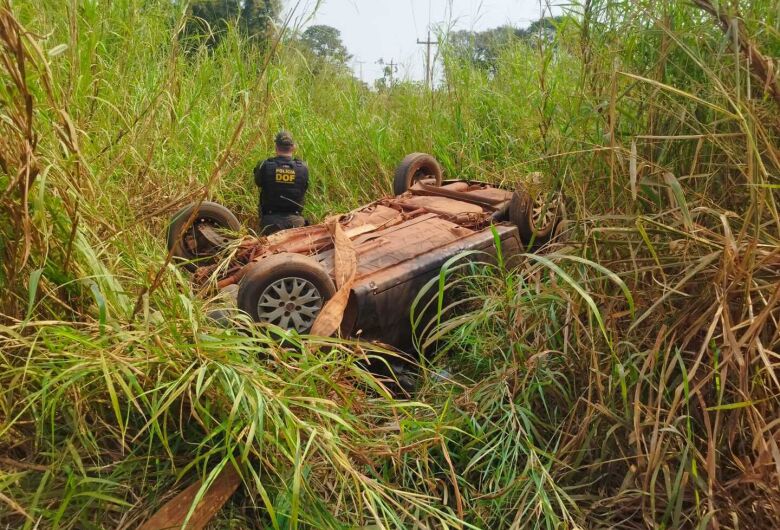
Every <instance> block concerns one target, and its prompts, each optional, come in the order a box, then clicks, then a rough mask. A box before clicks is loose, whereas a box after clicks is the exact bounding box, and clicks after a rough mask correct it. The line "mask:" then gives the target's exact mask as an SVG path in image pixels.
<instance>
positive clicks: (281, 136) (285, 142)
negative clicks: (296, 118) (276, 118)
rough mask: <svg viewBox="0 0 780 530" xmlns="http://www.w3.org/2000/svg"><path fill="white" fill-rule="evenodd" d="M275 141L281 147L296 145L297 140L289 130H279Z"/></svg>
mask: <svg viewBox="0 0 780 530" xmlns="http://www.w3.org/2000/svg"><path fill="white" fill-rule="evenodd" d="M274 143H275V144H276V145H278V146H280V147H293V146H295V141H294V140H293V137H292V134H290V133H289V131H279V132H278V133H276V138H274Z"/></svg>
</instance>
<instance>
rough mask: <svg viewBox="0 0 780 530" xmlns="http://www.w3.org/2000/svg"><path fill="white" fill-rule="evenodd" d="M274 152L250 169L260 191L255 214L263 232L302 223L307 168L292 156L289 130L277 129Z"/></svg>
mask: <svg viewBox="0 0 780 530" xmlns="http://www.w3.org/2000/svg"><path fill="white" fill-rule="evenodd" d="M274 144H275V145H276V156H275V157H273V158H269V159H267V160H264V161H263V162H262V163H261V164H258V166H257V167H255V170H254V177H255V184H256V185H257V187H258V188H259V191H260V201H259V206H258V216H259V218H260V230H261V234H263V235H270V234H273V233H274V232H278V231H280V230H286V229H288V228H298V227H301V226H304V225H305V224H306V221H305V220H304V218H303V216H302V215H301V214H302V213H303V203H304V199H305V198H306V190H307V189H308V188H309V168H308V167H307V166H306V163H305V162H303V161H302V160H299V159H297V158H293V154H294V153H295V149H296V145H295V141H293V137H292V134H290V133H289V132H288V131H280V132H279V133H278V134H277V135H276V138H275V139H274Z"/></svg>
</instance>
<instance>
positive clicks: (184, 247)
mask: <svg viewBox="0 0 780 530" xmlns="http://www.w3.org/2000/svg"><path fill="white" fill-rule="evenodd" d="M195 207H196V204H190V205H188V206H185V207H184V208H182V209H181V210H179V211H178V212H176V213H175V214H174V215H173V217H171V222H170V223H169V224H168V234H167V240H168V251H169V252H171V251H172V252H173V257H174V258H175V259H176V260H177V261H180V262H182V264H183V265H184V267H185V268H186V269H188V270H191V271H194V270H195V269H197V268H198V266H200V265H206V264H208V263H210V262H211V260H210V259H209V258H212V257H213V256H215V255H216V254H217V253H218V252H219V248H218V247H214V246H213V245H211V244H204V242H203V241H202V239H200V238H199V236H198V233H197V227H198V225H199V224H202V223H207V224H209V225H211V226H212V227H213V228H217V229H221V230H230V231H233V232H237V231H238V230H240V229H241V223H239V221H238V219H236V216H235V215H233V213H232V212H231V211H230V210H228V209H227V208H225V207H224V206H222V205H221V204H217V203H215V202H202V203H201V204H200V207H198V213H197V215H196V216H195V220H194V221H193V223H192V225H190V226H189V227H188V228H187V232H186V233H185V232H184V230H183V229H184V225H185V223H186V222H187V221H188V220H189V219H190V217H191V216H192V211H193V210H194V209H195ZM185 237H188V238H192V239H190V240H189V243H188V242H186V241H185ZM229 241H230V240H229V238H227V237H226V238H225V239H224V241H223V242H224V243H228V242H229ZM192 244H194V245H195V247H194V250H193V247H192ZM195 261H197V263H195Z"/></svg>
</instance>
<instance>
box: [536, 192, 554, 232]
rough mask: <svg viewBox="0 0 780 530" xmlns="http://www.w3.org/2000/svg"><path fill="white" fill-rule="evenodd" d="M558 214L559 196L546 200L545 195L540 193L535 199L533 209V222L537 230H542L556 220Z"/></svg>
mask: <svg viewBox="0 0 780 530" xmlns="http://www.w3.org/2000/svg"><path fill="white" fill-rule="evenodd" d="M557 215H558V198H557V197H556V198H554V199H553V200H551V201H549V202H548V201H546V200H545V198H544V196H543V195H542V194H541V193H539V194H537V195H536V199H534V205H533V208H532V209H531V222H532V223H533V226H534V228H535V229H536V230H542V229H544V228H546V227H548V226H550V224H551V223H554V222H555V218H556V216H557Z"/></svg>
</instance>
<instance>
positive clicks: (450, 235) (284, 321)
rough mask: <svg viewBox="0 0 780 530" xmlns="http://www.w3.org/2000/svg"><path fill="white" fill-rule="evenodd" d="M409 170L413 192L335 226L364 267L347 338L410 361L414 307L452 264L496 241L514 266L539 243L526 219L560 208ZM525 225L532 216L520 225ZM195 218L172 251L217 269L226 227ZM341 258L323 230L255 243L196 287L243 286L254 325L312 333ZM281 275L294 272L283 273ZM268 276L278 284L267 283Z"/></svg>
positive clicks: (550, 215)
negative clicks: (376, 344)
mask: <svg viewBox="0 0 780 530" xmlns="http://www.w3.org/2000/svg"><path fill="white" fill-rule="evenodd" d="M406 166H407V167H405V168H403V169H404V170H406V171H407V173H408V172H409V171H410V170H411V171H413V172H415V174H413V175H411V176H410V178H407V179H406V182H407V184H408V186H404V187H405V188H406V190H405V191H403V192H402V193H401V194H399V195H396V196H393V197H385V198H382V199H379V200H377V201H374V202H372V203H370V204H368V205H365V206H363V207H361V208H358V209H356V210H354V211H352V212H350V213H347V214H345V215H342V216H340V217H338V218H337V219H334V220H333V221H335V222H337V223H338V224H339V226H340V228H341V230H342V231H343V235H345V236H346V237H347V238H348V239H349V242H350V243H351V246H352V248H353V249H354V256H355V257H356V264H355V266H356V267H355V270H354V275H353V276H354V277H353V280H352V281H351V283H350V285H349V294H348V302H347V304H346V310H345V311H344V313H343V319H342V321H341V325H340V333H341V334H342V335H343V336H360V337H361V338H365V339H369V340H377V341H381V342H383V343H386V344H390V345H393V346H395V347H398V348H399V349H404V350H406V351H408V348H409V347H410V345H411V338H412V324H411V319H410V316H409V310H410V307H411V305H412V303H413V301H414V300H415V297H417V295H418V293H419V292H420V288H421V287H422V286H423V285H424V284H425V283H426V282H428V281H429V280H430V279H431V278H433V277H435V276H436V275H437V274H438V273H439V271H440V270H441V268H442V266H443V264H444V263H445V262H446V261H447V260H449V259H450V258H452V257H453V256H455V255H458V254H459V253H461V252H463V251H480V252H484V253H486V254H487V255H490V254H493V255H494V254H495V246H496V237H497V238H498V239H499V240H500V246H501V249H502V253H503V255H504V256H506V257H510V256H512V255H514V254H517V253H519V252H522V251H523V249H524V248H526V247H527V246H528V245H529V244H532V243H534V241H532V240H533V238H534V237H535V236H536V234H535V233H533V232H527V230H526V233H525V234H521V232H523V230H522V228H523V225H524V224H527V223H526V221H527V220H528V219H530V220H531V222H534V219H536V222H537V224H538V223H539V222H540V221H539V217H540V216H541V217H543V218H545V219H547V220H548V221H551V222H552V223H553V224H554V223H556V222H557V218H558V217H559V215H558V211H557V206H555V205H551V203H549V202H547V203H545V202H540V201H538V200H537V201H534V200H533V198H532V197H530V196H529V195H528V193H527V192H525V191H523V192H518V190H517V189H513V190H509V189H503V188H500V187H496V186H492V185H490V184H486V183H482V182H472V181H467V180H447V181H443V180H442V179H441V175H440V172H439V174H438V175H437V174H436V169H437V168H436V167H429V168H428V170H426V168H423V169H422V170H420V169H419V168H415V167H411V168H410V167H408V166H409V164H407V165H406ZM439 171H440V170H439ZM396 191H401V190H399V189H397V190H396ZM518 215H522V216H524V217H523V219H522V220H521V221H520V222H518V219H517V216H518ZM182 216H183V214H180V216H179V217H180V218H181V217H182ZM191 217H193V221H194V222H192V223H191V226H189V227H187V230H184V231H182V233H181V235H179V236H177V235H175V236H174V238H173V239H174V242H173V245H174V246H175V245H176V244H177V242H178V244H179V245H180V246H181V247H183V246H185V245H189V247H188V248H189V253H188V256H189V257H192V255H193V253H195V254H197V252H195V250H196V248H195V247H197V246H198V245H200V246H201V247H204V246H205V247H207V250H206V251H205V252H201V255H204V256H205V257H206V258H208V259H210V256H211V255H213V254H214V253H215V249H217V248H218V247H219V246H220V244H222V243H226V242H227V239H221V238H225V237H226V236H224V234H222V233H221V232H220V231H219V230H217V228H218V227H219V225H220V223H219V222H213V221H210V220H209V219H207V218H201V217H199V214H198V213H197V212H196V213H192V214H191ZM526 218H528V219H526ZM221 224H222V225H225V224H227V225H231V224H232V222H230V223H221ZM215 227H216V228H215ZM548 232H549V233H551V231H548ZM529 236H530V237H529ZM170 239H171V238H170V237H169V244H170ZM174 251H175V249H174ZM174 253H176V252H174ZM179 254H181V252H179ZM335 254H336V249H335V243H334V236H333V226H332V225H329V224H328V223H322V224H315V225H313V226H306V227H302V228H295V229H290V230H285V231H282V232H278V233H276V234H272V235H270V236H268V237H260V236H258V237H247V238H245V239H243V240H242V241H240V242H239V243H238V244H237V245H233V247H232V249H231V252H230V257H229V260H227V261H225V260H222V261H219V260H217V261H213V260H211V261H208V262H207V263H206V264H204V265H201V266H198V267H196V268H195V280H196V281H198V282H204V281H206V280H207V279H208V278H216V280H217V285H218V287H219V288H221V289H224V288H228V286H230V285H238V286H239V287H238V306H239V308H240V309H242V310H243V311H245V312H247V313H249V314H250V315H251V316H252V318H253V319H254V320H256V321H259V322H269V323H272V324H275V325H277V326H280V327H283V328H288V329H290V328H295V329H296V330H297V331H299V332H301V333H306V332H308V331H309V330H310V329H311V328H312V325H313V324H314V321H315V320H316V318H317V316H318V314H319V312H320V311H321V310H322V308H323V306H324V305H325V303H327V301H328V299H330V298H331V297H332V296H333V295H334V293H335V291H336V290H335V281H334V280H335V278H336V270H335V269H336V256H335ZM269 260H270V261H269ZM269 263H273V265H272V266H270V267H269V266H268V264H269ZM288 265H289V266H288ZM285 267H287V269H285ZM282 269H284V270H289V272H287V273H285V272H281V273H280V272H279V271H280V270H282ZM315 269H318V270H315ZM285 274H286V276H285ZM270 275H274V277H273V278H272V280H273V281H271V280H268V279H267V278H268V277H269V276H270ZM326 277H327V279H326ZM328 279H329V280H330V281H334V283H333V284H332V285H331V284H330V283H329V282H328ZM258 282H261V283H263V285H262V286H261V287H262V289H260V288H256V287H257V283H258ZM247 293H250V294H249V295H248V294H247Z"/></svg>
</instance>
